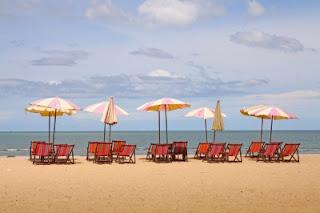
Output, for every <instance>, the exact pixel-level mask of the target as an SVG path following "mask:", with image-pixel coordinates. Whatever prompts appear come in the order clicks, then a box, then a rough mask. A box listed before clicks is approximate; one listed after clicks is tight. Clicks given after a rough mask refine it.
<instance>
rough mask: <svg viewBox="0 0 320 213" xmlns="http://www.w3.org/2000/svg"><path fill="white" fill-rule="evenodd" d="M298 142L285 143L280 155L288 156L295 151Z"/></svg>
mask: <svg viewBox="0 0 320 213" xmlns="http://www.w3.org/2000/svg"><path fill="white" fill-rule="evenodd" d="M299 146H300V144H299V143H290V144H289V143H286V144H285V145H284V147H283V149H282V150H281V155H282V156H290V155H292V154H294V153H295V152H296V150H297V149H298V148H299Z"/></svg>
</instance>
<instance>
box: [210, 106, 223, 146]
mask: <svg viewBox="0 0 320 213" xmlns="http://www.w3.org/2000/svg"><path fill="white" fill-rule="evenodd" d="M211 129H212V130H213V142H215V140H216V131H223V130H224V122H223V116H222V113H221V106H220V100H218V101H217V104H216V108H215V112H214V119H213V124H212V128H211Z"/></svg>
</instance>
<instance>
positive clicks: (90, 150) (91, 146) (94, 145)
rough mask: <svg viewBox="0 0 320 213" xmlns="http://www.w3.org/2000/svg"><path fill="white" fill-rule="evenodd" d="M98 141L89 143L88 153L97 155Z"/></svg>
mask: <svg viewBox="0 0 320 213" xmlns="http://www.w3.org/2000/svg"><path fill="white" fill-rule="evenodd" d="M97 143H99V142H98V141H89V142H88V153H95V151H96V148H97Z"/></svg>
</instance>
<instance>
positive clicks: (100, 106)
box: [84, 101, 129, 115]
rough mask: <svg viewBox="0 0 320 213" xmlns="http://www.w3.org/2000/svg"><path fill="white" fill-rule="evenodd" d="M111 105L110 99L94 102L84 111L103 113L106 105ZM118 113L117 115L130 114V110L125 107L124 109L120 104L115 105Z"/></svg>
mask: <svg viewBox="0 0 320 213" xmlns="http://www.w3.org/2000/svg"><path fill="white" fill-rule="evenodd" d="M108 105H109V101H103V102H100V103H96V104H92V105H90V106H87V107H86V108H85V109H84V111H86V112H92V113H95V114H103V112H104V110H105V109H106V107H107V106H108ZM115 110H116V114H117V115H129V113H128V112H126V111H125V110H124V109H122V108H121V107H119V106H117V105H116V106H115Z"/></svg>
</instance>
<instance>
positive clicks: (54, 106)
mask: <svg viewBox="0 0 320 213" xmlns="http://www.w3.org/2000/svg"><path fill="white" fill-rule="evenodd" d="M31 106H32V107H31V108H30V110H31V111H37V110H40V111H41V110H43V113H42V114H43V115H44V116H45V115H46V114H47V113H48V116H49V115H50V116H51V113H50V112H52V115H54V125H53V136H52V143H53V144H54V139H55V132H56V119H57V116H58V115H64V114H69V115H74V114H75V113H76V112H77V110H79V109H80V108H79V107H78V106H77V105H75V104H74V103H72V102H71V101H68V100H65V99H62V98H60V97H57V96H56V97H52V98H45V99H40V100H36V101H33V102H32V103H31ZM40 114H41V113H40ZM49 122H50V120H49Z"/></svg>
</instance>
